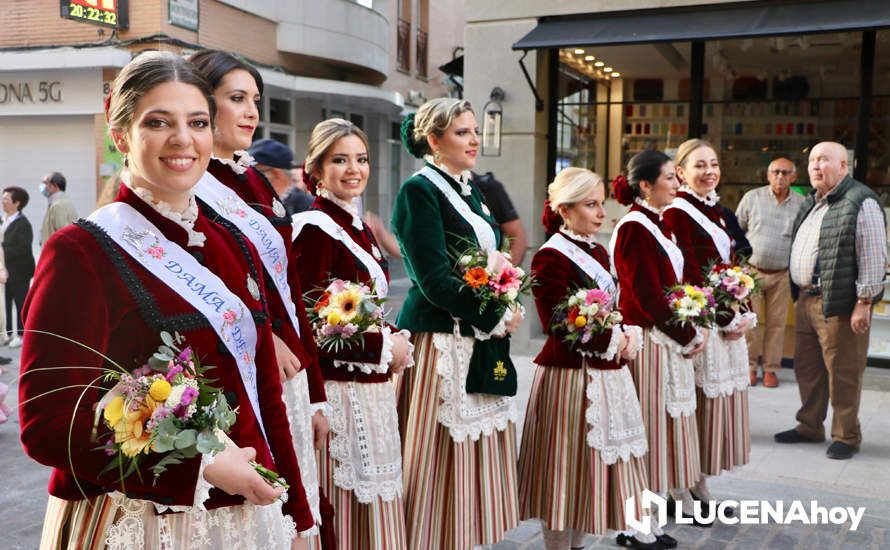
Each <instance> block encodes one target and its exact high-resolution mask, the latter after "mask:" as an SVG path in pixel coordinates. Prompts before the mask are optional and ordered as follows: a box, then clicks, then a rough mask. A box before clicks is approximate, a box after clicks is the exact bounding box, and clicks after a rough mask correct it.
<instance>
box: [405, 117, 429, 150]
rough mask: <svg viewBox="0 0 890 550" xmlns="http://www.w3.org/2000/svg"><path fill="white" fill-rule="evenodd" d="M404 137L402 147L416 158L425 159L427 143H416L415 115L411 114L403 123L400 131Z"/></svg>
mask: <svg viewBox="0 0 890 550" xmlns="http://www.w3.org/2000/svg"><path fill="white" fill-rule="evenodd" d="M399 135H400V136H401V137H402V145H404V146H405V149H407V150H408V152H409V153H411V156H413V157H414V158H418V159H419V158H423V155H425V154H426V143H422V144H421V143H417V142H416V141H414V113H410V114H409V115H408V116H406V117H405V120H403V121H402V127H401V128H400V130H399Z"/></svg>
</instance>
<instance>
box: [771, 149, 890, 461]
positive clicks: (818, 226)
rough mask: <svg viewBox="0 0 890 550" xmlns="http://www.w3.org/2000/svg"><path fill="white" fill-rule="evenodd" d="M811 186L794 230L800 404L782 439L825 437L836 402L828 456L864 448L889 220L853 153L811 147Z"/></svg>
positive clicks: (793, 286) (793, 283) (778, 438)
mask: <svg viewBox="0 0 890 550" xmlns="http://www.w3.org/2000/svg"><path fill="white" fill-rule="evenodd" d="M809 174H810V183H811V184H812V186H813V191H812V192H811V193H810V194H809V195H808V196H807V198H806V200H805V201H804V203H803V204H802V205H801V209H800V213H799V214H798V216H797V219H796V220H795V221H794V229H793V231H792V234H791V241H792V245H791V264H790V274H791V294H792V296H793V297H794V298H795V300H797V305H796V309H795V314H796V321H797V326H796V328H795V337H796V338H795V350H794V372H795V375H796V377H797V383H798V386H799V389H800V400H801V407H800V409H799V410H798V411H797V422H798V424H797V427H795V428H794V429H791V430H788V431H785V432H780V433H777V434H776V435H775V440H776V441H777V442H779V443H800V442H807V441H813V442H818V441H824V440H825V428H824V422H825V418H826V414H827V412H828V403H829V402H830V403H831V408H832V411H833V412H834V415H833V418H832V423H831V438H832V440H833V442H832V443H831V445H830V446H829V447H828V451H827V455H828V457H829V458H834V459H845V458H850V457H851V456H853V454H854V453H856V452H857V451H858V450H859V445H860V444H861V442H862V433H861V431H860V427H859V397H860V395H861V393H862V375H863V372H864V371H865V362H866V359H867V353H868V333H869V328H870V326H871V313H872V304H873V303H874V302H876V301H878V300H880V299H881V296H882V294H883V291H884V271H885V269H886V266H887V225H886V220H885V219H884V211H883V209H882V208H881V206H880V203H879V200H878V197H877V195H875V193H874V192H873V191H872V190H871V189H869V188H868V187H866V186H865V185H863V184H862V183H860V182H858V181H856V180H854V179H853V178H852V177H850V176H849V175H848V174H847V151H846V149H845V148H844V146H843V145H841V144H840V143H833V142H822V143H819V144H818V145H816V146H815V147H813V149H812V150H811V151H810V160H809Z"/></svg>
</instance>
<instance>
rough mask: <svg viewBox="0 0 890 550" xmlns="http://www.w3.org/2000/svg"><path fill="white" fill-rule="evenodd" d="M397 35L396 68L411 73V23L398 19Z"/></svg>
mask: <svg viewBox="0 0 890 550" xmlns="http://www.w3.org/2000/svg"><path fill="white" fill-rule="evenodd" d="M398 30H399V34H398V37H397V40H396V68H397V69H398V70H400V71H404V72H406V73H407V72H411V22H410V21H405V20H404V19H399V28H398Z"/></svg>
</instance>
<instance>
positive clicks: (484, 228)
mask: <svg viewBox="0 0 890 550" xmlns="http://www.w3.org/2000/svg"><path fill="white" fill-rule="evenodd" d="M417 174H420V175H421V176H423V177H425V178H426V179H428V180H429V181H430V183H432V184H433V185H435V186H436V189H438V190H439V191H441V192H442V194H443V195H445V198H446V199H448V202H449V203H451V206H453V207H454V209H455V210H457V213H458V214H460V215H461V217H463V219H464V220H466V221H467V223H469V224H470V227H472V228H473V233H475V234H476V241H477V242H478V243H479V246H480V247H482V248H484V249H486V250H488V251H491V250H497V244H498V243H497V236H496V235H495V234H494V230H493V229H492V228H491V225H490V224H489V223H488V222H487V221H486V220H485V218H483V217H482V216H480V215H479V214H477V213H475V212H473V209H472V208H470V205H469V204H467V202H466V201H465V200H463V199H462V198H461V197H460V195H458V194H457V191H455V190H454V188H453V187H451V185H449V184H448V182H447V181H445V178H443V177H442V174H440V173H439V172H436V170H434V169H433V168H431V167H429V166H424V167H423V169H422V170H420V171H419V172H417ZM417 174H415V175H417Z"/></svg>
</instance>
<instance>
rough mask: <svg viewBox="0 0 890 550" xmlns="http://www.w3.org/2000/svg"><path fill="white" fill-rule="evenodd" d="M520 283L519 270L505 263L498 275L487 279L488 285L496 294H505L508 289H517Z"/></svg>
mask: <svg viewBox="0 0 890 550" xmlns="http://www.w3.org/2000/svg"><path fill="white" fill-rule="evenodd" d="M521 285H522V280H521V279H520V278H519V270H517V269H516V268H515V267H513V266H511V265H507V266H506V267H505V268H504V270H503V271H501V273H500V274H499V275H497V276H495V277H493V278H492V279H491V280H489V281H488V286H490V287H491V289H492V290H494V291H495V292H497V293H498V294H506V293H507V292H508V291H510V290H513V289H518V288H519V287H520V286H521Z"/></svg>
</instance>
